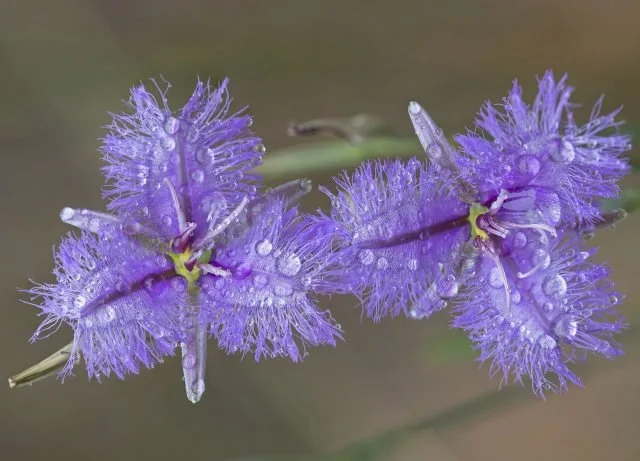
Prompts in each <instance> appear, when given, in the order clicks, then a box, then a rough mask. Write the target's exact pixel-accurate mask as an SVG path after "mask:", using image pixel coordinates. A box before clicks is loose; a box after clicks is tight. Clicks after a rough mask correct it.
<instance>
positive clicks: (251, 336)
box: [200, 199, 341, 361]
mask: <svg viewBox="0 0 640 461" xmlns="http://www.w3.org/2000/svg"><path fill="white" fill-rule="evenodd" d="M296 213H297V212H296V210H295V209H291V210H288V211H285V209H284V205H283V201H282V200H278V199H271V200H269V201H267V202H266V203H264V204H263V205H262V212H261V214H260V215H258V216H256V217H254V218H253V220H252V224H251V225H250V226H249V227H248V228H245V229H243V230H242V231H241V232H240V233H238V229H236V230H235V232H234V234H233V236H232V237H231V238H230V239H229V240H228V241H227V242H226V244H222V245H220V246H218V247H217V251H216V254H215V256H214V258H213V260H212V265H215V266H218V267H223V268H226V269H227V270H229V271H230V273H231V275H230V276H228V277H220V276H214V275H204V276H203V277H202V279H201V282H200V286H201V289H202V295H201V296H202V297H201V300H202V304H203V309H205V310H208V311H209V316H210V318H211V331H212V332H213V334H214V335H215V336H216V338H217V340H218V343H219V345H220V347H221V348H223V349H225V350H226V351H227V352H236V351H239V352H241V353H242V354H246V353H253V354H254V356H255V358H256V360H259V359H260V358H263V357H267V358H269V357H276V356H288V357H290V358H291V359H292V360H293V361H298V360H301V359H302V358H303V357H304V356H305V355H306V346H307V345H310V346H318V345H326V344H328V345H335V342H336V339H338V338H341V334H340V327H339V326H338V325H336V324H335V323H334V321H333V319H332V318H331V316H330V314H329V313H328V312H326V311H325V312H323V311H320V310H319V309H318V307H317V306H316V304H315V301H314V299H313V296H312V293H313V292H322V291H324V290H326V285H325V281H324V279H325V277H326V272H327V269H328V267H329V266H330V265H331V262H332V257H333V256H332V252H331V246H330V236H326V235H325V236H323V235H318V234H317V233H316V232H315V231H314V229H313V228H312V226H309V225H307V224H305V223H303V222H302V221H301V220H300V218H299V217H297V215H296Z"/></svg>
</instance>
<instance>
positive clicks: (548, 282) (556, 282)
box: [542, 274, 567, 299]
mask: <svg viewBox="0 0 640 461" xmlns="http://www.w3.org/2000/svg"><path fill="white" fill-rule="evenodd" d="M542 291H544V293H545V294H546V295H547V296H549V297H551V298H555V299H559V298H562V297H563V296H564V295H565V294H567V282H566V281H565V279H564V278H563V277H562V276H561V275H559V274H556V275H553V276H550V277H547V278H546V279H545V280H544V282H543V283H542Z"/></svg>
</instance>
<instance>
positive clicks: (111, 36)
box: [0, 0, 640, 461]
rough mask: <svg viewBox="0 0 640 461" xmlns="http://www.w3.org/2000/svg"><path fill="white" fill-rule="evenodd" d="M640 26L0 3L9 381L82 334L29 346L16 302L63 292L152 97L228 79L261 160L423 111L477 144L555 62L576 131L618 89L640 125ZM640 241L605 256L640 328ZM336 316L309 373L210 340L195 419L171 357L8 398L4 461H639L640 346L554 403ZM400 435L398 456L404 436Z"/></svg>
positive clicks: (540, 15) (409, 11)
mask: <svg viewBox="0 0 640 461" xmlns="http://www.w3.org/2000/svg"><path fill="white" fill-rule="evenodd" d="M639 24H640V3H638V2H637V0H634V1H632V0H628V1H614V2H603V1H595V0H570V1H562V2H560V1H554V0H535V1H533V0H532V1H520V2H513V1H507V0H503V1H494V2H480V1H477V2H474V1H469V0H467V1H451V2H443V1H432V0H422V1H401V0H395V1H392V2H390V1H387V2H380V1H344V0H343V1H335V0H325V1H323V2H310V1H299V0H298V1H278V0H272V1H257V0H254V1H248V0H236V1H226V2H221V1H218V2H214V1H204V0H200V1H196V0H183V1H167V0H164V1H157V0H156V1H151V0H148V1H125V0H113V1H98V0H93V1H90V0H87V1H81V0H75V1H74V0H58V1H55V2H54V1H45V0H40V1H34V0H25V1H18V0H0V69H1V73H0V155H1V158H2V163H1V172H2V174H1V177H0V242H3V245H2V255H3V258H2V265H1V266H0V298H1V301H2V309H0V325H2V327H1V328H2V330H1V331H2V335H0V351H1V352H0V353H1V358H0V370H1V371H2V375H3V376H9V375H11V374H13V373H16V372H18V371H20V370H22V369H23V368H25V367H26V366H28V365H31V364H32V363H35V362H36V361H38V360H40V359H41V358H43V357H44V356H46V355H48V354H49V353H50V352H53V351H54V350H55V349H57V348H58V347H60V346H62V345H63V344H65V343H66V342H68V341H69V339H70V335H69V332H68V331H64V332H60V334H58V335H56V336H55V337H52V338H50V339H49V340H46V341H42V342H40V343H38V344H36V345H29V344H28V343H27V339H28V338H29V336H30V335H31V333H32V331H33V330H34V329H35V327H36V325H37V324H38V319H37V317H36V315H35V314H36V310H35V309H34V308H31V307H29V306H27V305H24V304H22V303H20V302H19V301H18V299H19V294H18V293H16V291H15V288H16V287H26V286H28V281H27V280H28V279H29V278H33V279H35V280H43V281H44V280H51V279H52V277H51V275H50V271H51V268H52V252H51V247H52V245H53V244H54V243H57V242H59V240H60V237H61V235H62V234H63V233H64V232H66V231H68V230H69V229H68V228H66V227H65V226H64V225H63V224H62V223H61V222H60V221H59V219H58V212H59V210H60V209H61V208H62V207H63V206H67V205H69V206H75V207H91V208H96V209H102V208H103V204H102V201H101V199H100V187H101V185H102V178H101V176H100V173H99V168H100V166H101V163H100V159H99V155H98V154H97V153H96V149H97V147H98V145H99V142H98V141H97V139H98V138H99V137H101V136H102V135H104V131H103V130H102V129H101V128H100V127H101V126H102V125H104V124H106V123H107V122H108V120H109V118H108V116H107V114H106V111H120V110H121V109H122V104H121V102H120V101H121V100H123V99H126V98H127V96H128V89H129V88H130V87H131V86H132V85H134V84H136V83H138V82H139V81H141V80H146V79H147V78H149V77H157V76H158V75H160V74H162V75H163V76H164V77H165V78H166V79H168V80H170V81H171V82H172V83H173V89H172V90H171V92H170V94H169V98H170V101H172V102H173V107H179V106H180V104H182V102H183V101H184V100H185V99H186V97H187V95H188V94H189V93H190V91H191V90H192V88H193V85H194V83H195V79H196V76H200V77H201V78H207V77H211V78H212V79H214V80H216V79H219V78H221V77H223V76H229V77H231V80H232V86H231V91H232V94H233V95H234V97H235V101H236V107H237V108H239V107H241V106H242V105H245V104H250V105H251V112H252V114H253V115H254V116H255V124H254V127H255V129H256V131H257V132H258V133H259V134H260V135H261V136H262V137H264V139H265V144H266V145H267V149H268V152H275V151H276V150H278V149H280V148H284V147H287V146H291V145H293V144H300V143H302V144H306V143H307V142H310V140H306V139H291V138H288V137H287V136H286V127H287V125H288V123H289V122H290V121H291V120H306V119H309V118H315V117H323V116H349V115H353V114H357V113H362V112H366V113H373V114H377V115H379V116H382V117H384V118H386V119H388V120H389V121H390V123H391V124H392V126H393V127H394V128H395V129H396V130H397V131H398V132H400V133H406V134H410V132H411V127H410V124H409V121H408V119H407V117H406V104H407V102H408V101H409V100H411V99H415V100H418V101H420V102H421V103H422V104H423V105H424V106H425V107H426V108H427V109H428V110H429V111H430V113H431V114H432V115H433V116H434V117H435V118H436V120H437V121H438V122H439V123H440V124H441V126H442V127H443V128H444V129H445V131H446V132H449V133H451V132H453V131H461V130H463V129H464V128H465V127H470V126H471V122H472V119H473V116H474V114H475V113H476V111H477V110H478V108H479V107H480V104H481V103H482V102H483V101H484V100H486V99H493V100H496V99H497V98H499V97H501V96H502V95H504V94H505V93H506V91H507V89H508V88H509V87H510V85H511V81H512V80H513V79H514V78H518V79H519V80H520V81H521V83H522V84H523V85H524V87H525V91H526V94H527V95H528V97H529V99H531V98H532V97H533V94H534V93H533V92H534V89H535V75H541V74H542V72H543V71H544V70H545V69H547V68H553V69H554V70H555V71H556V72H557V73H562V72H569V74H570V83H571V84H572V85H573V86H575V87H576V88H577V92H576V96H575V99H576V101H581V102H583V103H584V106H585V107H586V108H585V110H584V111H583V112H582V115H583V116H586V115H588V110H589V108H590V104H591V103H593V102H594V101H595V99H596V98H597V97H598V96H599V95H600V94H601V93H605V94H606V95H607V98H606V100H605V107H606V108H607V109H609V110H611V109H614V108H616V107H617V106H619V105H621V104H624V105H625V109H624V111H623V117H624V118H625V119H626V120H628V121H629V122H630V123H634V124H636V125H637V124H640V96H639V93H638V89H637V88H638V84H639V82H640V61H639V59H640V27H639ZM416 153H417V152H416ZM389 154H390V155H393V152H389ZM268 155H269V154H268ZM311 178H312V179H313V180H314V182H315V184H319V183H325V182H328V180H329V176H328V175H327V176H325V175H317V174H316V175H311ZM625 183H626V184H627V185H634V184H635V186H638V185H640V180H638V179H637V178H628V179H627V180H626V182H625ZM326 206H327V201H326V200H324V198H323V197H322V196H321V195H320V194H318V193H317V192H316V193H314V194H313V196H311V197H309V199H308V200H307V201H306V207H307V208H308V209H314V208H317V207H326ZM639 228H640V215H638V214H635V215H632V216H630V218H628V219H627V220H626V221H624V222H622V223H621V224H619V225H618V226H617V228H616V230H615V231H605V232H603V233H601V234H599V235H598V236H597V237H596V239H595V240H594V241H593V244H594V245H596V246H599V247H600V248H601V251H600V253H599V254H598V258H599V259H600V260H606V261H609V262H610V265H611V266H612V269H613V277H614V279H615V281H616V282H617V284H618V286H619V289H620V291H622V292H623V293H626V294H627V299H626V302H625V303H624V305H623V306H622V310H623V311H624V313H625V314H626V315H627V317H628V318H629V320H630V321H631V322H632V323H634V321H638V320H640V315H639V314H638V307H639V306H640V291H639V285H640V284H638V273H639V266H640V265H639V264H638V257H639V256H640V254H639V253H640V251H639V250H638V246H637V243H636V242H637V240H636V238H637V236H638V229H639ZM323 306H325V307H327V308H331V309H332V310H333V313H334V316H335V317H336V318H337V319H338V320H339V322H340V323H341V324H342V325H343V327H344V329H345V330H346V341H345V342H344V343H342V344H340V345H339V346H338V347H337V348H336V349H315V350H312V351H311V354H310V356H309V357H308V359H307V360H306V361H305V362H304V363H303V364H298V365H295V366H294V365H292V364H291V363H289V362H287V361H285V360H276V361H270V362H262V363H259V364H256V363H254V362H252V361H251V360H249V359H247V360H241V359H240V357H238V356H225V355H224V354H223V353H222V352H220V351H218V350H217V349H215V347H214V346H213V343H212V344H211V347H210V355H209V363H208V367H209V374H208V383H207V392H206V394H205V396H204V398H203V400H202V401H201V403H200V404H198V405H196V406H194V405H192V404H191V403H189V402H188V401H187V400H186V398H185V397H184V395H183V394H184V388H183V385H182V382H181V379H180V377H181V372H180V362H179V360H178V359H170V360H167V361H166V362H165V364H163V365H161V366H159V367H157V368H156V369H154V370H151V371H145V372H143V373H142V374H140V375H139V376H136V377H131V378H130V379H127V380H126V381H123V382H121V381H118V380H115V379H112V380H109V381H105V382H104V383H103V384H101V385H100V384H98V383H96V382H90V383H89V382H87V379H86V375H84V374H83V372H82V370H81V369H78V376H77V378H75V379H69V380H68V381H67V382H66V383H65V384H64V385H61V384H60V383H59V382H56V380H54V379H50V380H47V381H42V382H40V383H37V384H36V385H34V386H33V387H32V388H25V389H18V390H9V389H8V388H5V389H4V390H3V391H1V392H0V415H1V418H0V454H1V457H2V458H3V459H16V460H31V459H49V460H58V459H60V460H63V459H64V460H68V461H71V460H76V459H77V460H80V459H82V460H86V459H91V460H119V461H125V460H141V459H154V460H157V461H161V460H171V459H185V458H194V459H196V458H197V459H207V460H224V459H228V458H236V457H245V456H246V457H248V456H251V455H276V454H278V455H279V454H284V455H286V454H291V455H296V454H314V453H332V452H336V451H337V452H339V451H340V450H341V449H342V447H349V446H350V444H352V443H356V442H357V441H358V440H362V439H367V438H369V437H373V436H375V435H376V434H380V433H384V432H385V431H389V430H393V429H394V428H397V427H401V426H403V425H407V424H412V423H414V422H417V421H422V420H425V419H426V420H430V418H435V419H434V420H432V422H434V424H432V425H431V426H428V427H426V428H425V429H424V430H421V431H414V432H413V434H412V436H410V437H405V438H402V439H400V440H397V443H395V444H393V445H392V446H388V447H386V448H388V450H385V451H384V452H380V453H379V454H380V457H379V459H389V460H402V461H404V460H470V461H476V460H492V461H501V460H505V461H506V460H509V461H511V460H522V461H526V460H536V461H537V460H540V459H545V460H573V459H576V460H578V459H579V460H582V461H588V460H594V461H595V460H603V459H614V460H618V461H622V460H634V461H635V460H638V459H640V437H639V436H640V417H638V414H639V413H640V361H639V360H638V357H639V355H638V354H639V353H640V338H639V335H638V334H637V333H636V330H630V332H629V333H628V334H627V335H626V336H624V337H623V338H622V339H623V342H624V343H625V345H626V350H627V355H626V356H625V357H623V358H622V359H619V360H617V361H615V362H611V363H608V362H605V361H602V360H598V359H592V360H590V361H589V363H588V364H587V365H586V366H584V367H582V368H580V372H581V373H584V375H585V377H586V379H585V381H586V389H584V390H583V389H578V388H573V389H571V390H570V392H568V393H566V394H562V395H557V396H551V397H550V398H549V399H548V400H547V401H546V402H544V401H539V400H536V399H535V398H533V397H532V396H531V395H529V393H528V392H527V391H526V390H520V389H517V388H511V387H509V388H507V389H506V390H503V391H501V393H499V394H498V395H497V397H496V396H495V392H496V389H497V386H498V383H497V382H496V381H490V380H488V378H487V370H486V368H483V369H480V370H479V369H478V367H477V364H476V363H474V362H473V361H472V360H471V355H470V353H469V352H468V351H467V350H466V349H464V348H463V349H462V350H460V348H459V342H458V341H457V339H456V338H459V336H455V334H454V333H452V332H451V331H450V330H449V329H448V327H447V322H448V317H447V314H446V313H441V314H438V315H436V316H435V317H433V318H432V319H430V320H428V321H421V322H414V321H409V320H405V319H397V320H394V321H386V322H384V323H381V324H377V325H376V324H373V323H371V322H369V321H366V320H364V321H363V320H361V318H360V312H359V310H358V309H357V306H356V302H355V300H354V299H352V298H346V297H344V298H343V297H334V298H332V299H324V300H323ZM469 402H471V404H470V403H469ZM460 406H462V407H461V408H462V409H461V410H455V411H453V412H452V413H451V412H449V409H452V408H460ZM443 412H444V413H443ZM447 412H449V413H447ZM389 437H390V438H389ZM389 437H387V438H386V439H383V441H388V440H392V441H396V440H395V438H394V437H393V433H391V434H390V435H389ZM378 441H380V440H378ZM357 448H358V446H357V445H356V446H355V451H353V453H355V455H354V456H347V455H348V453H346V452H343V453H342V457H341V458H340V459H360V460H365V459H373V457H372V456H373V454H375V450H374V451H369V448H370V447H368V448H367V447H365V448H363V449H362V450H360V451H358V450H357ZM347 449H348V450H349V448H347ZM369 455H371V456H369ZM367 456H369V457H367ZM294 459H296V457H295V456H294Z"/></svg>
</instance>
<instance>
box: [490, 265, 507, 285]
mask: <svg viewBox="0 0 640 461" xmlns="http://www.w3.org/2000/svg"><path fill="white" fill-rule="evenodd" d="M489 285H491V286H492V287H493V288H501V287H502V285H504V280H502V272H501V271H500V269H498V268H497V267H493V268H491V272H489Z"/></svg>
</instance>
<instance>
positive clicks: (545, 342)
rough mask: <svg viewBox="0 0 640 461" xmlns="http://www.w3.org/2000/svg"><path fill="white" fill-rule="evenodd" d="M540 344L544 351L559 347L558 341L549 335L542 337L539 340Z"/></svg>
mask: <svg viewBox="0 0 640 461" xmlns="http://www.w3.org/2000/svg"><path fill="white" fill-rule="evenodd" d="M538 344H540V347H542V348H543V349H553V348H554V347H556V346H557V345H558V343H557V342H556V340H555V339H553V338H552V337H551V336H549V335H542V336H541V337H540V338H539V339H538Z"/></svg>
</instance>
